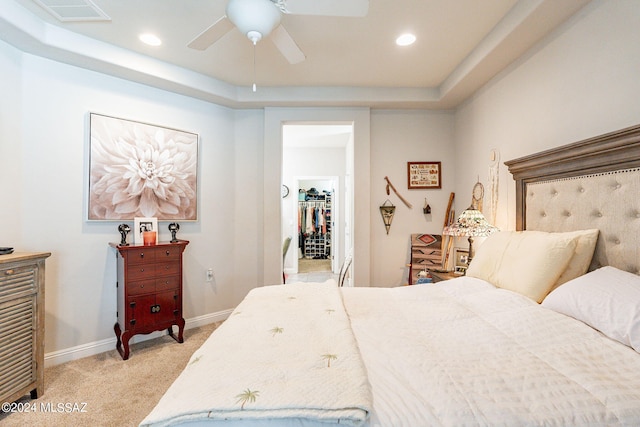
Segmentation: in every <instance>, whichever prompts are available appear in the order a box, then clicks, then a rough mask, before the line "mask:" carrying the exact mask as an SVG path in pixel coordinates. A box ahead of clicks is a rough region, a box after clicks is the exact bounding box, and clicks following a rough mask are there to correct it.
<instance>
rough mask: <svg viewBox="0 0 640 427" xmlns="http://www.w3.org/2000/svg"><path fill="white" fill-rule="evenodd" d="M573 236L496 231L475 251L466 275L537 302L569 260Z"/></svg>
mask: <svg viewBox="0 0 640 427" xmlns="http://www.w3.org/2000/svg"><path fill="white" fill-rule="evenodd" d="M576 245H577V236H575V235H569V233H545V232H541V231H500V232H498V233H494V234H492V235H491V236H489V237H488V238H487V240H485V242H484V243H483V244H482V245H481V246H480V247H479V248H478V250H477V251H476V254H475V256H474V258H473V260H472V261H471V264H470V265H469V268H468V269H467V276H470V277H477V278H479V279H483V280H486V281H487V282H489V283H492V284H493V285H495V286H497V287H499V288H504V289H509V290H511V291H514V292H518V293H520V294H522V295H525V296H527V297H529V298H531V299H532V300H534V301H536V302H540V301H542V300H543V299H544V297H545V296H546V295H547V294H548V293H549V291H550V290H551V288H552V287H553V286H554V284H555V283H556V281H557V280H558V278H559V277H560V275H561V274H562V272H563V271H564V270H565V269H566V267H567V265H568V263H569V261H570V260H571V258H572V257H573V254H574V252H575V249H576Z"/></svg>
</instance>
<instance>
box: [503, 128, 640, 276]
mask: <svg viewBox="0 0 640 427" xmlns="http://www.w3.org/2000/svg"><path fill="white" fill-rule="evenodd" d="M505 165H507V167H508V168H509V172H511V174H512V175H513V178H514V179H515V181H516V229H517V230H525V229H526V230H541V231H573V230H580V229H589V228H597V229H599V230H600V236H599V238H598V243H597V245H596V252H595V254H594V257H593V261H592V262H591V267H590V270H593V269H595V268H598V267H600V266H603V265H612V266H614V267H617V268H620V269H622V270H626V271H630V272H632V273H635V274H640V244H639V243H638V242H639V241H640V126H634V127H630V128H626V129H622V130H619V131H616V132H611V133H608V134H605V135H601V136H597V137H594V138H589V139H586V140H583V141H579V142H575V143H573V144H568V145H565V146H562V147H558V148H554V149H551V150H546V151H542V152H540V153H537V154H532V155H529V156H526V157H521V158H519V159H515V160H510V161H508V162H505Z"/></svg>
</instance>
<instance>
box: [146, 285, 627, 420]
mask: <svg viewBox="0 0 640 427" xmlns="http://www.w3.org/2000/svg"><path fill="white" fill-rule="evenodd" d="M322 286H324V285H313V286H310V287H306V286H303V285H298V286H291V285H286V287H285V288H286V292H294V293H296V294H295V297H296V300H286V301H282V300H281V299H280V300H279V299H278V298H280V297H277V298H275V299H272V298H271V295H268V294H269V293H270V291H267V290H266V289H267V288H260V289H258V290H257V291H255V292H252V293H251V294H250V296H249V297H248V300H249V301H250V303H251V305H252V307H251V308H250V307H249V306H248V305H247V304H245V302H243V303H242V304H241V305H240V306H239V307H238V308H237V309H236V311H235V312H234V314H233V315H232V316H231V318H230V319H229V320H228V321H227V322H225V324H223V325H222V326H221V327H220V328H219V329H218V331H216V332H215V333H214V334H213V336H212V339H210V340H209V341H208V342H207V343H206V344H205V345H204V346H203V348H202V349H201V350H199V351H198V352H197V353H196V354H194V357H193V359H192V361H191V363H190V364H189V366H188V367H187V369H186V370H185V373H183V374H182V376H181V377H180V378H179V379H178V381H177V382H176V384H174V386H172V387H171V389H170V390H169V391H168V393H167V394H166V395H165V396H164V397H163V399H162V400H161V401H160V403H159V404H158V407H156V409H155V410H154V411H153V412H152V414H150V415H149V417H148V418H147V419H146V420H145V421H144V423H143V424H147V423H148V424H152V423H156V422H157V423H158V425H163V424H164V423H165V421H163V420H169V419H170V420H174V421H184V420H189V419H192V418H196V419H199V420H206V421H207V422H209V421H212V424H215V425H221V426H222V425H224V426H225V427H226V426H227V425H230V426H234V427H235V426H242V427H245V426H248V425H251V426H269V427H273V426H278V427H281V426H285V425H286V426H303V425H305V426H306V425H309V421H320V422H323V421H327V422H331V419H332V417H333V416H332V415H328V416H327V419H324V420H323V419H320V420H319V419H317V418H316V419H315V420H314V419H313V418H306V417H307V415H309V414H304V416H303V417H302V418H300V417H298V416H296V415H293V418H290V419H288V420H286V421H285V420H283V419H282V418H275V419H271V420H270V419H267V418H260V419H258V420H257V421H255V422H251V423H249V422H247V420H244V419H236V418H234V417H238V416H243V415H247V414H249V412H250V411H253V410H265V412H264V413H263V415H264V416H275V417H280V416H282V415H288V414H287V413H286V412H279V411H271V409H274V405H278V404H280V403H291V404H292V406H294V407H299V406H304V405H301V404H300V402H301V398H302V397H304V398H305V399H306V398H307V397H309V395H308V394H307V392H304V393H300V392H298V391H297V390H298V389H299V388H302V389H304V390H307V391H308V392H309V393H312V392H313V391H314V390H316V391H317V392H318V393H319V394H320V395H324V396H321V397H314V398H319V399H321V400H324V399H325V398H327V396H328V397H337V396H340V399H338V400H337V401H336V402H334V403H333V404H332V405H333V406H334V409H338V411H339V412H340V411H342V409H340V408H341V407H343V406H346V407H353V408H355V413H353V414H352V415H350V416H347V417H345V418H340V423H342V422H344V421H349V422H353V423H354V424H356V423H358V422H360V421H362V420H363V419H364V417H366V414H367V412H368V411H369V409H370V400H369V388H368V384H370V392H371V393H372V396H373V410H372V412H371V416H370V417H369V419H368V420H367V421H366V425H367V426H370V427H403V426H406V427H420V426H456V427H457V426H492V427H493V426H542V425H544V426H562V427H565V426H618V425H623V426H639V425H640V355H639V354H638V353H636V352H635V351H633V350H632V349H630V348H628V347H625V346H624V345H622V344H619V343H618V342H615V341H612V340H610V339H608V338H606V337H604V336H603V335H602V334H601V333H599V332H597V331H595V330H593V329H591V328H590V327H588V326H586V325H585V324H583V323H581V322H578V321H576V320H574V319H571V318H569V317H566V316H564V315H561V314H558V313H554V312H552V311H549V310H546V309H544V308H542V307H540V306H539V305H538V304H536V303H534V302H533V301H531V300H529V299H527V298H526V297H523V296H520V295H518V294H515V293H512V292H510V291H506V290H500V289H496V288H494V287H493V286H491V285H489V284H487V283H485V282H483V281H480V280H478V279H473V278H467V277H462V278H458V279H455V280H451V281H447V282H440V283H438V284H436V285H417V286H410V287H401V288H392V289H380V288H342V289H340V292H341V293H342V300H343V303H344V307H345V308H346V311H347V313H348V319H347V318H346V317H344V316H345V315H344V313H341V312H340V307H341V306H342V304H340V303H339V302H333V303H331V304H329V303H327V304H325V303H322V304H320V306H319V307H315V306H314V305H311V306H310V307H309V308H303V307H302V303H303V299H304V300H314V301H315V300H317V299H319V298H320V297H321V295H323V294H324V291H323V290H322ZM327 287H329V288H330V287H331V286H327ZM307 291H309V293H310V298H306V297H304V296H303V295H306V294H307ZM298 292H299V294H298ZM307 302H309V303H311V301H307ZM288 303H291V304H288ZM256 306H257V307H256ZM292 307H294V310H293V311H289V310H290V309H291V308H292ZM325 309H326V310H333V309H335V310H336V311H328V312H325V313H320V314H319V315H320V319H326V321H327V322H328V321H332V322H333V320H334V319H338V318H340V325H341V326H339V328H338V330H339V331H340V332H339V334H341V335H343V336H342V338H340V341H343V340H344V341H345V344H344V346H345V348H346V347H350V346H351V344H349V342H350V341H351V340H352V339H353V336H355V339H356V341H357V346H358V348H359V350H360V352H359V353H360V354H361V355H362V360H363V361H364V366H365V367H366V374H367V375H368V377H367V378H368V382H367V378H362V377H361V374H362V365H361V363H360V361H359V360H358V357H357V354H358V352H357V351H356V352H355V353H353V354H354V356H350V357H349V360H345V358H344V357H343V350H342V349H340V350H336V349H335V347H333V346H332V345H329V344H328V343H327V339H328V338H327V337H326V332H319V333H320V336H321V338H315V335H316V334H317V333H318V331H317V330H316V327H317V326H318V325H319V324H322V323H324V321H322V320H317V321H311V322H310V323H308V324H305V325H304V326H303V327H302V328H301V329H300V330H299V331H298V332H296V336H295V338H294V339H295V340H298V339H299V340H304V341H301V342H304V344H302V345H301V346H299V347H298V348H297V349H296V350H293V349H291V348H289V350H285V351H283V350H277V349H274V348H273V344H274V342H279V341H278V340H280V339H281V338H284V335H285V333H290V332H291V328H293V329H295V326H296V323H297V322H304V321H303V320H301V319H303V318H305V316H304V315H305V314H306V313H307V312H309V311H318V310H319V311H321V312H322V311H324V310H325ZM254 310H257V311H256V312H254ZM258 312H259V313H258ZM329 313H331V314H329ZM244 316H247V317H244ZM343 321H344V322H347V323H348V322H349V321H350V324H351V329H350V328H349V327H348V325H347V324H345V323H344V322H343ZM282 325H284V326H282ZM278 327H282V329H283V331H282V333H280V332H277V331H278V329H277V328H278ZM265 331H266V333H265ZM352 334H353V335H352ZM309 337H313V338H312V339H311V342H309V341H308V340H307V338H309ZM316 339H318V343H317V344H315V343H314V341H315V340H316ZM248 344H251V348H254V349H255V350H253V351H254V352H255V353H257V354H256V355H255V356H257V357H254V358H253V359H255V360H253V361H252V362H249V360H247V359H245V358H244V357H245V356H246V355H245V353H246V352H247V345H248ZM307 348H309V351H306V350H307ZM298 352H300V355H299V354H298ZM209 354H212V355H215V358H216V360H215V361H213V362H207V363H206V364H205V363H203V362H205V361H206V359H208V358H209ZM303 354H304V355H305V356H302V355H303ZM329 354H337V359H332V358H331V357H328V356H327V358H324V356H322V355H329ZM225 355H226V356H228V357H226V358H225V357H224V356H225ZM289 357H290V358H291V359H289ZM285 358H287V359H286V360H287V361H286V362H284V361H285ZM308 358H311V359H314V358H315V359H316V361H314V362H312V363H310V365H309V367H308V368H302V370H305V369H310V370H316V371H320V372H321V373H322V372H324V373H330V374H332V375H334V374H335V375H336V376H335V377H333V379H330V380H329V379H327V382H326V383H325V380H324V379H323V378H322V374H321V373H320V374H319V375H318V376H316V375H315V374H313V375H310V376H309V378H307V377H305V376H300V377H299V378H298V377H297V375H295V376H294V375H291V374H290V373H289V372H288V370H286V369H284V368H282V367H280V365H279V364H280V363H281V362H283V363H285V364H286V365H289V364H290V363H294V362H296V361H300V359H303V360H306V359H308ZM318 359H320V360H318ZM329 359H332V360H331V368H327V367H326V363H327V362H328V361H329ZM267 360H268V362H267ZM316 362H321V363H316ZM250 363H251V364H250ZM253 363H258V364H259V365H253ZM303 363H306V362H303ZM341 363H348V366H343V365H341ZM206 365H208V369H209V370H208V371H206V370H201V369H202V368H203V367H204V366H206ZM334 368H335V369H334ZM339 369H340V370H339ZM257 374H260V375H262V374H265V375H266V377H265V378H264V379H263V381H264V382H263V383H261V384H260V385H259V386H258V385H255V384H256V383H255V382H254V378H253V377H254V375H257ZM289 381H295V383H290V382H289ZM308 381H309V382H308ZM329 381H331V382H329ZM271 382H273V383H274V384H273V388H272V387H271V385H270V383H271ZM334 382H337V383H338V384H341V383H342V382H345V384H344V387H342V386H340V387H341V388H340V390H337V389H335V388H334V387H335V386H334V385H333V384H335V383H334ZM294 384H295V385H294ZM330 384H331V385H330ZM247 389H249V390H251V391H253V390H257V391H259V392H260V393H259V395H258V396H257V397H256V399H255V402H253V401H251V402H249V401H247V403H246V404H245V406H244V409H242V410H239V408H238V407H239V406H240V405H241V403H239V402H241V401H242V399H243V398H242V397H239V396H241V395H242V393H243V392H245V391H246V390H247ZM274 393H275V394H279V393H283V394H282V395H281V398H282V399H281V400H282V401H283V402H280V403H278V402H276V401H274V400H271V398H272V397H273V395H274ZM209 399H213V400H211V401H209ZM332 405H329V404H327V403H326V402H325V403H322V405H318V407H317V408H320V406H327V407H331V406H332ZM213 407H216V408H218V409H216V410H215V411H213V412H211V415H212V417H214V418H215V417H223V418H226V417H231V418H232V419H231V420H229V421H223V420H212V419H211V418H206V417H208V416H209V415H210V413H209V411H210V410H212V408H213ZM298 409H300V408H298ZM256 413H257V414H260V412H256ZM260 416H262V415H260ZM313 416H314V417H316V416H318V417H322V415H320V411H318V412H314V414H313ZM339 417H342V415H340V416H339ZM203 424H204V423H203ZM315 425H322V424H315Z"/></svg>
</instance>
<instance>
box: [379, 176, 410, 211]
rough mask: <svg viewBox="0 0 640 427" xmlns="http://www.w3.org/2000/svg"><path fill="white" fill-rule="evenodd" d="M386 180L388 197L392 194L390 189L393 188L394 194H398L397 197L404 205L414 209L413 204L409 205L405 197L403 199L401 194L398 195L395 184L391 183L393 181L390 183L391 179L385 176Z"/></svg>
mask: <svg viewBox="0 0 640 427" xmlns="http://www.w3.org/2000/svg"><path fill="white" fill-rule="evenodd" d="M384 179H385V181H387V196H388V195H389V194H390V193H391V192H390V191H389V188H391V189H392V190H393V192H394V193H396V196H398V198H399V199H400V200H402V203H404V204H405V205H407V207H408V208H409V209H411V208H413V205H412V204H411V203H409V202H408V201H407V199H405V198H404V197H402V196H401V195H400V193H398V190H396V187H394V186H393V184H392V183H391V181H389V177H387V176H385V177H384Z"/></svg>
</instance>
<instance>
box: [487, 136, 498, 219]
mask: <svg viewBox="0 0 640 427" xmlns="http://www.w3.org/2000/svg"><path fill="white" fill-rule="evenodd" d="M499 176H500V151H498V150H497V149H496V148H494V149H492V150H491V153H490V154H489V206H491V212H490V215H489V221H490V222H491V223H492V224H495V223H496V216H497V213H498V188H499V187H498V181H499V180H498V178H499Z"/></svg>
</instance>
